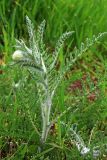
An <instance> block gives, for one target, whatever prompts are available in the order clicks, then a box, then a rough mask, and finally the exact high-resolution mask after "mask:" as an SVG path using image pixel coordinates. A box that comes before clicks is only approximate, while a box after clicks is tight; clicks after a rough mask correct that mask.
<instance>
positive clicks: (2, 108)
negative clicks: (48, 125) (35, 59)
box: [0, 0, 107, 160]
mask: <svg viewBox="0 0 107 160" xmlns="http://www.w3.org/2000/svg"><path fill="white" fill-rule="evenodd" d="M106 13H107V1H106V0H90V1H86V0H79V1H78V0H66V1H65V0H58V1H57V0H54V1H52V0H46V1H43V0H36V1H35V3H34V1H33V0H31V1H30V0H26V1H24V0H22V1H21V0H15V1H11V0H9V1H8V0H1V1H0V57H2V55H3V56H4V57H3V59H2V61H4V63H5V66H3V65H1V66H0V73H1V71H2V72H3V74H0V148H1V149H0V151H1V154H2V155H0V156H1V157H0V158H2V159H5V160H19V159H20V160H24V159H26V160H36V159H37V160H39V159H40V160H42V159H43V160H50V159H51V160H64V159H67V160H76V159H77V160H83V159H88V160H92V159H93V158H92V157H91V155H89V156H88V157H87V156H86V157H82V156H81V155H80V153H79V152H78V150H77V148H76V147H75V145H73V141H72V136H71V133H69V128H70V127H71V125H72V124H73V125H76V126H77V132H80V135H81V136H82V137H83V140H84V141H85V143H86V145H88V142H89V138H90V135H91V133H92V131H93V134H92V139H91V144H90V146H91V148H92V147H94V146H101V147H100V148H101V152H102V154H101V155H100V157H99V158H98V159H99V160H101V159H104V160H106V158H107V152H106V151H105V150H106V149H105V146H106V144H107V107H106V104H107V98H106V96H107V55H106V52H107V45H106V44H107V42H106V38H107V37H105V38H104V39H103V40H102V41H101V42H99V43H98V44H96V45H95V46H93V47H92V48H91V49H90V50H89V51H87V53H86V54H85V55H84V56H83V57H82V58H81V59H80V60H79V61H78V62H77V63H76V64H75V65H74V67H73V68H71V71H70V72H68V73H67V75H66V76H65V79H64V81H63V82H62V83H61V85H60V86H59V89H58V90H57V94H56V96H55V97H54V101H53V106H52V115H53V117H51V119H52V118H55V117H56V116H57V115H59V113H62V112H63V111H64V110H65V109H67V107H69V106H71V110H70V111H69V112H67V113H66V114H65V115H64V116H63V117H61V118H60V119H59V120H58V122H57V123H55V124H54V126H53V128H52V129H51V131H50V133H49V137H48V140H47V142H46V144H45V146H44V147H43V150H42V151H40V150H39V147H40V142H39V136H38V135H37V133H36V132H35V128H34V126H33V125H32V123H34V124H35V126H36V127H37V128H39V132H41V125H42V124H41V114H40V113H41V112H40V107H39V104H36V101H37V99H38V96H37V92H36V86H35V82H34V80H32V78H31V77H30V75H29V74H28V73H26V71H21V70H19V68H18V67H13V66H9V64H10V62H11V61H12V60H11V56H12V53H13V51H14V47H13V46H14V44H15V38H22V37H23V38H24V39H25V41H27V38H28V37H27V35H26V32H27V30H26V27H25V15H28V16H29V17H30V19H31V20H32V21H33V23H34V24H35V28H37V25H38V24H40V23H41V21H42V20H43V19H45V20H46V32H45V35H44V39H45V43H46V45H47V47H48V48H49V50H50V51H51V50H53V48H54V45H55V42H56V40H57V39H58V37H59V36H60V35H61V34H62V33H63V32H64V31H75V33H74V35H73V41H72V40H71V39H69V40H68V41H67V42H66V44H65V47H64V55H65V54H66V53H69V51H70V50H72V48H73V47H74V46H78V47H79V46H80V43H81V42H82V41H83V42H84V40H85V39H86V38H87V37H92V35H94V34H95V35H97V34H98V33H99V32H106V31H107V29H106V28H107V18H106V17H107V16H106ZM66 46H69V47H66ZM63 58H64V57H63V54H61V55H60V59H59V61H60V63H61V64H62V67H63ZM84 75H86V79H85V80H82V77H83V76H84ZM95 78H96V79H97V82H96V83H97V84H94V83H95V82H94V81H95ZM21 80H22V81H24V82H23V83H24V84H22V87H21V88H15V87H14V83H18V82H19V81H21ZM78 80H82V86H83V87H82V90H80V89H78V87H77V88H76V89H75V90H74V91H72V85H73V84H74V83H75V82H77V81H78ZM96 85H97V86H98V87H97V89H93V88H96ZM69 86H71V89H69ZM74 88H75V87H74ZM93 90H94V92H97V93H96V94H97V95H96V97H97V98H96V100H93V101H90V100H89V98H88V97H90V93H91V92H92V93H93ZM76 100H79V102H78V103H76ZM73 104H74V105H73ZM28 107H29V109H28ZM76 108H78V110H77V111H76V112H74V110H75V109H76ZM29 112H30V115H29V114H28V113H29ZM62 121H64V122H65V123H66V124H67V128H66V127H64V126H63V125H62V124H61V122H62ZM10 142H11V143H10ZM10 144H11V145H10ZM11 147H13V148H12V149H11ZM104 155H105V157H104Z"/></svg>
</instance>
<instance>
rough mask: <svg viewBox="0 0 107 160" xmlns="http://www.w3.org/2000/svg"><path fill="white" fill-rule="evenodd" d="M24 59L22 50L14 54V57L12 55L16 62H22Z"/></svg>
mask: <svg viewBox="0 0 107 160" xmlns="http://www.w3.org/2000/svg"><path fill="white" fill-rule="evenodd" d="M23 58H24V56H23V51H21V50H16V51H15V52H14V53H13V55H12V59H13V60H14V61H20V60H22V59H23Z"/></svg>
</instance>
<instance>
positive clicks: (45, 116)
mask: <svg viewBox="0 0 107 160" xmlns="http://www.w3.org/2000/svg"><path fill="white" fill-rule="evenodd" d="M41 108H42V121H43V126H42V136H41V143H45V141H46V139H47V136H48V132H49V125H50V121H49V117H50V110H51V98H50V97H49V96H48V97H47V99H46V102H45V103H44V104H42V107H41Z"/></svg>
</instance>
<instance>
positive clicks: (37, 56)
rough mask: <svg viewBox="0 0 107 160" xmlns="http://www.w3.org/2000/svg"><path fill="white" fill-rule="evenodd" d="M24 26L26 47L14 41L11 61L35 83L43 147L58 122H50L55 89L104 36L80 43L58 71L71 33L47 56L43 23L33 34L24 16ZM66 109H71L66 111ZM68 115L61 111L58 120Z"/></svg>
mask: <svg viewBox="0 0 107 160" xmlns="http://www.w3.org/2000/svg"><path fill="white" fill-rule="evenodd" d="M26 23H27V28H28V34H29V47H27V46H26V44H25V42H24V41H23V40H16V46H15V47H16V51H15V52H14V54H13V56H12V58H13V60H14V61H15V63H16V64H19V65H20V66H21V67H26V68H27V69H28V70H29V72H30V73H31V75H32V77H35V79H36V85H37V90H38V95H39V101H40V107H41V115H42V134H41V142H42V143H44V142H45V141H46V139H47V136H48V132H49V130H50V127H51V125H52V124H53V122H55V121H57V119H58V117H57V118H56V119H55V120H53V121H50V112H51V107H52V100H53V97H54V95H55V91H56V89H57V87H58V85H59V84H60V82H61V81H62V80H63V77H64V75H65V73H66V72H67V71H68V70H69V69H70V67H71V66H72V65H73V64H74V62H75V61H76V60H77V59H78V58H79V57H81V55H82V54H83V53H84V52H86V50H87V49H88V48H89V47H91V46H92V45H93V44H94V43H95V42H96V41H97V40H98V39H99V38H100V37H102V36H103V35H104V34H105V33H100V34H99V35H98V36H97V37H96V36H93V38H92V39H88V38H87V39H86V42H85V43H81V47H80V49H77V48H76V47H75V48H74V50H73V51H72V52H71V53H69V58H67V57H66V58H65V65H64V67H63V69H59V70H57V69H56V64H57V61H58V58H59V53H60V50H61V48H62V47H63V44H64V41H65V40H66V39H67V38H68V37H70V36H71V35H72V34H73V33H74V32H73V31H72V32H65V33H63V34H62V36H61V37H60V38H59V40H58V41H57V43H56V47H55V50H54V52H53V53H52V54H49V53H48V50H47V49H46V47H45V44H44V42H43V33H44V29H45V20H44V21H43V22H42V23H41V24H40V25H39V27H38V29H37V31H36V32H35V30H34V26H33V24H32V22H31V20H30V19H29V18H28V16H26ZM69 109H70V107H69V108H67V111H68V110H69ZM67 111H64V112H63V113H62V114H61V115H60V116H62V115H64V114H65V113H66V112H67ZM60 116H59V117H60Z"/></svg>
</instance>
